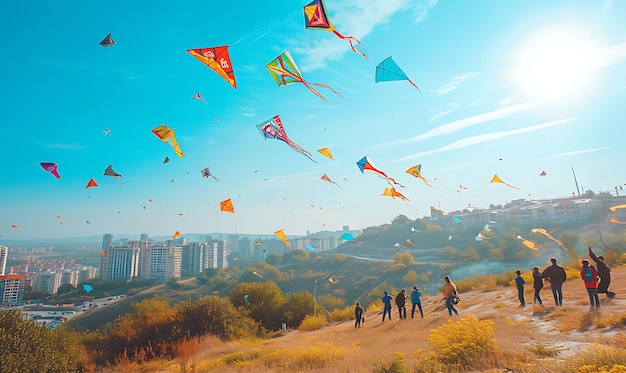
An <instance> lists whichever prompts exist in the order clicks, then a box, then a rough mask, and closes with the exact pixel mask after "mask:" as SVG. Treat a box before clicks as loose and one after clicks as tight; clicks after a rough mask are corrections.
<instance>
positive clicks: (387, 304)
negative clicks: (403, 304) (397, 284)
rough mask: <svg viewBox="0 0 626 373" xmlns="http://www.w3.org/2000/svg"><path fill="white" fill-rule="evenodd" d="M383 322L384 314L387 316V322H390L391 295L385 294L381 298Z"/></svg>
mask: <svg viewBox="0 0 626 373" xmlns="http://www.w3.org/2000/svg"><path fill="white" fill-rule="evenodd" d="M383 304H384V305H385V306H384V307H383V322H385V314H389V320H391V295H389V294H387V292H385V296H384V297H383Z"/></svg>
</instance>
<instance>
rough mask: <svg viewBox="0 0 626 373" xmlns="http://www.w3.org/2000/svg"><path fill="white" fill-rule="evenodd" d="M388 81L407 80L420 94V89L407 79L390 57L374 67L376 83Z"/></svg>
mask: <svg viewBox="0 0 626 373" xmlns="http://www.w3.org/2000/svg"><path fill="white" fill-rule="evenodd" d="M390 80H408V81H409V83H411V85H412V86H413V87H415V88H417V90H418V91H419V93H420V94H421V93H422V91H421V90H420V88H419V87H418V86H417V85H416V84H415V83H413V81H411V79H409V77H408V76H407V75H406V74H405V73H404V71H402V69H401V68H400V66H398V65H397V64H396V62H395V61H394V60H393V59H392V58H391V57H387V58H385V59H384V60H383V62H381V63H379V64H378V66H376V83H378V82H387V81H390Z"/></svg>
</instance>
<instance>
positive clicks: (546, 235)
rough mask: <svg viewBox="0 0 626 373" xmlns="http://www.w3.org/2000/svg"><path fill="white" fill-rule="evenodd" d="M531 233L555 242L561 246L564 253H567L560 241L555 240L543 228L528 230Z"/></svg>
mask: <svg viewBox="0 0 626 373" xmlns="http://www.w3.org/2000/svg"><path fill="white" fill-rule="evenodd" d="M530 231H531V232H532V233H537V234H540V235H542V236H545V237H547V238H549V239H551V240H552V241H554V242H556V243H558V244H559V246H561V248H562V249H563V250H565V251H567V249H566V248H565V246H563V244H562V243H561V241H559V240H557V239H556V238H554V237H553V236H552V235H551V234H550V233H548V231H546V230H545V229H543V228H533V229H531V230H530Z"/></svg>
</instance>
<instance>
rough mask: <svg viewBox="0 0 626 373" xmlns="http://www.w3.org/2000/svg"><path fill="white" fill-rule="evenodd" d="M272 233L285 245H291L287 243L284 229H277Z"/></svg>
mask: <svg viewBox="0 0 626 373" xmlns="http://www.w3.org/2000/svg"><path fill="white" fill-rule="evenodd" d="M274 234H275V235H276V237H278V238H280V240H281V241H283V243H284V244H285V246H287V247H291V244H290V243H289V241H287V236H286V235H285V230H284V229H280V230H277V231H276V232H274Z"/></svg>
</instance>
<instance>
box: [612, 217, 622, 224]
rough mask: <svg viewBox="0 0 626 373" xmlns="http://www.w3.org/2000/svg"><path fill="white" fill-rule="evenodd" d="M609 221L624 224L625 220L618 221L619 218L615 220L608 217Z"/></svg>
mask: <svg viewBox="0 0 626 373" xmlns="http://www.w3.org/2000/svg"><path fill="white" fill-rule="evenodd" d="M609 222H610V223H613V224H626V221H619V220H617V219H615V218H611V219H609Z"/></svg>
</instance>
